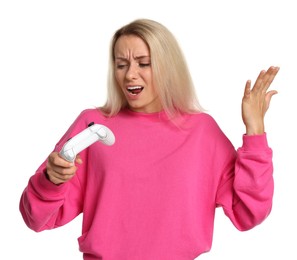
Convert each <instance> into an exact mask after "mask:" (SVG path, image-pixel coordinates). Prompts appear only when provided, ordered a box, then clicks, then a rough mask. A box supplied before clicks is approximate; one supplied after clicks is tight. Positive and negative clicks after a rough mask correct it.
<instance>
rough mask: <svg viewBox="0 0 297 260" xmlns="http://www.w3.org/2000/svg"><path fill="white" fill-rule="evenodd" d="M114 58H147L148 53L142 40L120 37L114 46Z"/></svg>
mask: <svg viewBox="0 0 297 260" xmlns="http://www.w3.org/2000/svg"><path fill="white" fill-rule="evenodd" d="M114 54H115V56H116V57H127V56H131V55H133V56H149V55H150V51H149V48H148V45H147V44H146V42H145V41H144V40H142V39H141V38H140V37H138V36H136V35H123V36H121V37H120V38H119V39H118V40H117V41H116V44H115V46H114Z"/></svg>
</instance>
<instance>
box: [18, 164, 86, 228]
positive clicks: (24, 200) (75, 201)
mask: <svg viewBox="0 0 297 260" xmlns="http://www.w3.org/2000/svg"><path fill="white" fill-rule="evenodd" d="M45 163H46V162H44V163H43V164H42V165H41V166H40V167H39V169H38V170H37V172H36V174H35V175H33V176H32V177H31V178H30V180H29V182H28V185H27V187H26V188H25V189H24V191H23V194H22V196H21V199H20V212H21V214H22V216H23V219H24V221H25V223H26V225H27V226H28V227H29V228H30V229H32V230H34V231H37V232H39V231H42V230H45V229H52V228H56V227H58V226H62V225H64V224H66V223H67V222H69V221H71V220H72V219H73V218H75V217H76V216H77V215H78V214H79V213H80V212H81V199H80V196H79V190H80V187H79V186H80V184H79V181H78V179H77V178H75V177H74V178H73V179H72V181H71V182H68V183H65V184H61V185H55V184H53V183H51V182H50V181H49V180H48V179H47V178H46V175H45V173H44V171H45V169H46V168H45ZM75 186H76V187H75ZM69 190H71V191H72V192H71V193H69V192H68V191H69ZM67 197H68V199H67V201H66V203H65V199H66V198H67ZM69 197H70V198H69ZM70 202H71V203H70Z"/></svg>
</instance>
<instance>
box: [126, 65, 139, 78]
mask: <svg viewBox="0 0 297 260" xmlns="http://www.w3.org/2000/svg"><path fill="white" fill-rule="evenodd" d="M137 77H138V66H137V64H134V63H131V64H130V65H129V67H128V70H127V72H126V78H127V79H128V80H133V79H137Z"/></svg>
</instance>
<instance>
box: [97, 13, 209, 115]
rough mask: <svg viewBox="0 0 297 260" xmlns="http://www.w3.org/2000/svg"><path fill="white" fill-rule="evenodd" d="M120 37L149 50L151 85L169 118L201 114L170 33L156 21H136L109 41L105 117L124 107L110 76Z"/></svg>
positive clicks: (120, 94)
mask: <svg viewBox="0 0 297 260" xmlns="http://www.w3.org/2000/svg"><path fill="white" fill-rule="evenodd" d="M123 35H135V36H137V37H139V38H141V39H142V40H143V41H144V42H145V43H146V44H147V46H148V47H149V50H150V55H151V68H152V75H153V81H154V86H155V89H156V92H157V94H158V96H159V99H160V101H161V104H162V107H163V109H164V111H165V112H166V113H167V114H168V115H169V116H170V117H174V116H176V115H177V114H179V113H196V112H201V111H203V108H202V106H201V105H200V104H199V101H198V99H197V96H196V93H195V88H194V85H193V82H192V78H191V75H190V72H189V70H188V66H187V64H186V61H185V58H184V55H183V53H182V51H181V49H180V47H179V44H178V42H177V40H176V39H175V37H174V36H173V34H172V33H171V32H170V31H169V30H168V29H167V28H166V27H165V26H163V25H161V24H160V23H158V22H155V21H153V20H149V19H138V20H135V21H133V22H131V23H129V24H127V25H125V26H123V27H122V28H120V29H118V30H117V31H116V32H115V34H114V36H113V38H112V40H111V44H110V57H109V59H110V62H109V72H108V86H107V87H108V88H107V101H106V103H105V105H104V106H103V107H102V108H101V110H102V111H103V112H104V113H105V114H106V115H107V116H114V115H116V114H117V113H118V112H119V111H120V110H121V109H122V108H124V107H127V105H128V104H127V100H126V98H125V96H124V94H123V93H122V91H121V89H120V88H119V86H118V85H117V83H116V80H115V75H114V71H115V67H114V66H115V57H114V47H115V44H116V42H117V40H118V39H119V38H120V37H121V36H123Z"/></svg>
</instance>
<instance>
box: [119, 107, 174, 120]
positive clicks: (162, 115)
mask: <svg viewBox="0 0 297 260" xmlns="http://www.w3.org/2000/svg"><path fill="white" fill-rule="evenodd" d="M123 112H125V113H126V114H128V115H131V116H134V117H138V118H139V117H141V118H144V119H145V118H146V119H151V120H158V121H160V120H168V116H167V114H166V112H165V111H164V110H161V111H159V112H152V113H146V112H137V111H133V110H131V109H129V108H125V109H123Z"/></svg>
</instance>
